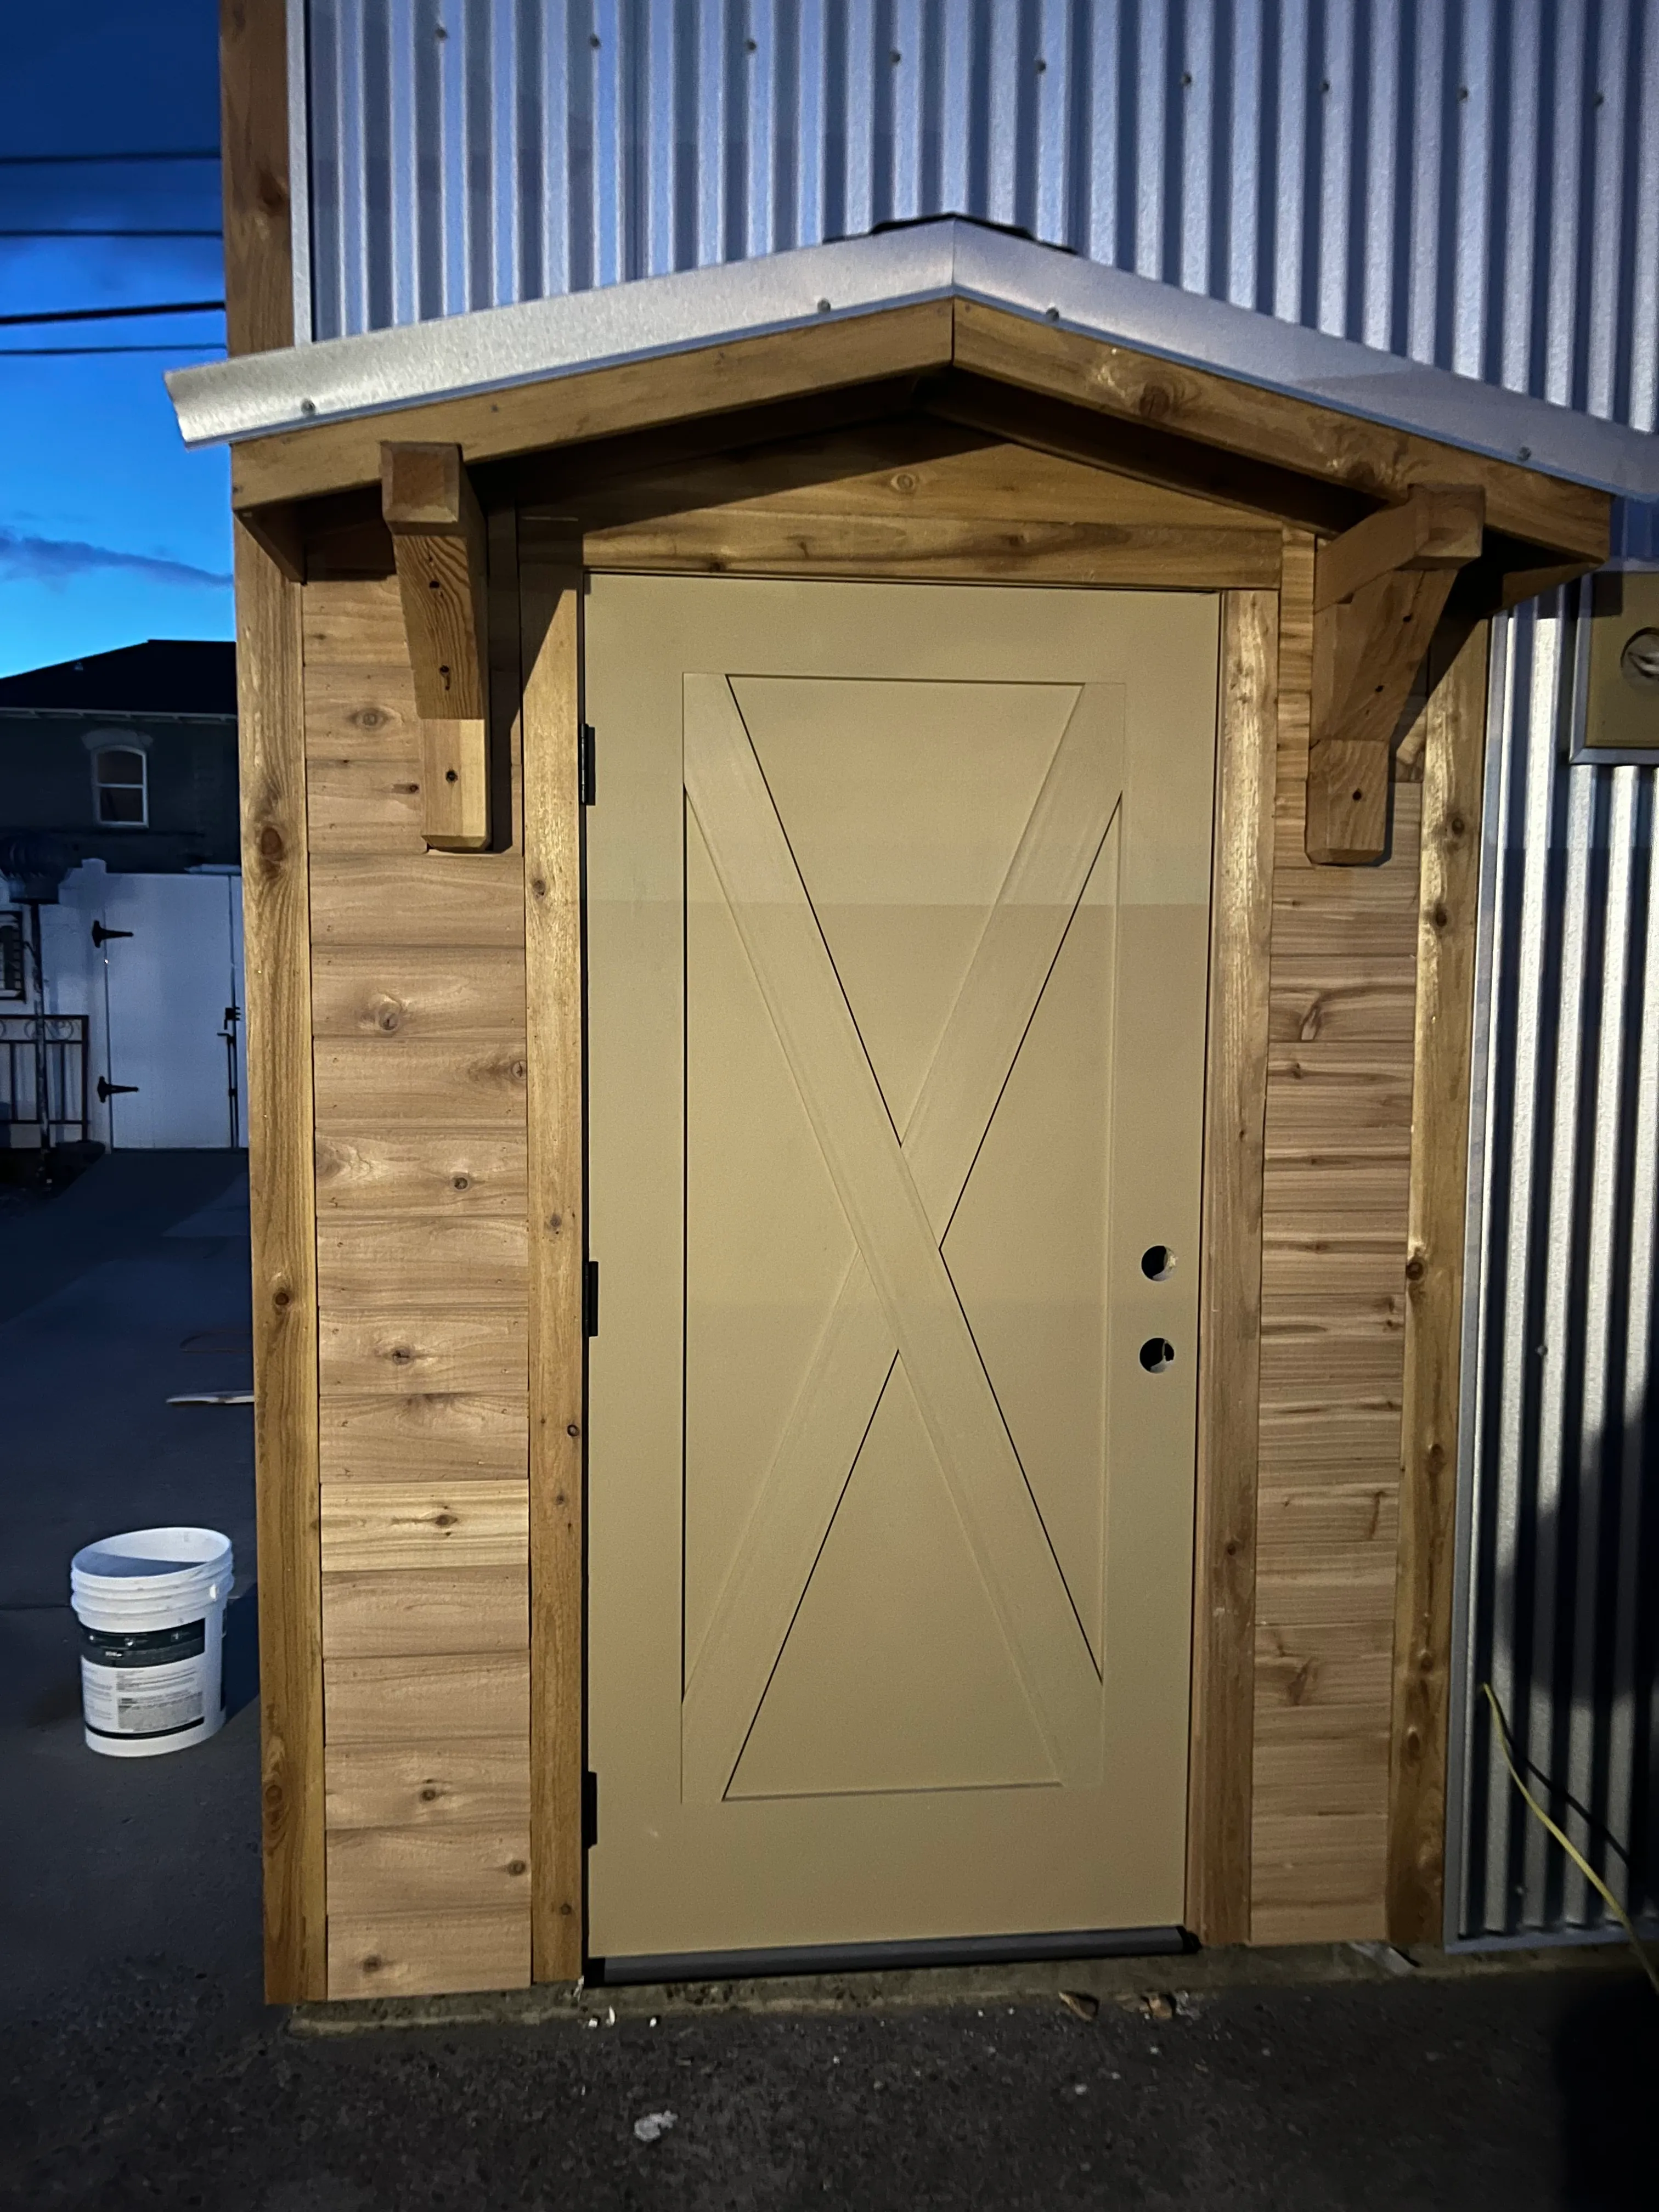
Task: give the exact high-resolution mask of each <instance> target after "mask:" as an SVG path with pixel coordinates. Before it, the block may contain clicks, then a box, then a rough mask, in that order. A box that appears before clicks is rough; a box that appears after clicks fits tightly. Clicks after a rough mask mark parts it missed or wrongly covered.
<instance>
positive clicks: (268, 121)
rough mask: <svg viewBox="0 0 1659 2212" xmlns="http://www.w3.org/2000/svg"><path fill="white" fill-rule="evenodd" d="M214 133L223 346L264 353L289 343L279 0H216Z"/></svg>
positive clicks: (284, 50) (283, 42)
mask: <svg viewBox="0 0 1659 2212" xmlns="http://www.w3.org/2000/svg"><path fill="white" fill-rule="evenodd" d="M219 143H220V153H221V170H222V187H223V199H224V223H225V340H226V346H227V349H228V351H229V352H231V353H232V354H241V353H266V352H269V351H270V349H272V348H273V347H276V346H288V345H292V344H293V343H294V242H293V234H292V228H291V219H290V215H289V175H288V9H287V8H286V6H285V5H284V0H220V8H219Z"/></svg>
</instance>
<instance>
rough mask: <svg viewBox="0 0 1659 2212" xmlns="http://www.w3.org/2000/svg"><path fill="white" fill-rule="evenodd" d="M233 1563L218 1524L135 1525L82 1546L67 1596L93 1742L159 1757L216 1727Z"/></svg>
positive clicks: (114, 1751)
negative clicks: (73, 1616) (75, 1622)
mask: <svg viewBox="0 0 1659 2212" xmlns="http://www.w3.org/2000/svg"><path fill="white" fill-rule="evenodd" d="M233 1573H234V1565H233V1562H232V1559H231V1550H230V1539H229V1537H228V1536H222V1535H221V1534H219V1532H218V1530H217V1529H216V1528H135V1529H134V1530H132V1531H131V1534H128V1535H125V1536H106V1537H105V1538H104V1540H103V1541H102V1542H101V1543H98V1544H88V1546H87V1547H86V1548H85V1550H84V1551H80V1552H77V1553H76V1555H75V1557H74V1559H72V1560H71V1561H70V1604H71V1605H72V1606H73V1607H74V1608H75V1613H76V1619H77V1620H79V1621H80V1624H81V1712H82V1721H83V1723H84V1724H85V1728H86V1738H87V1744H88V1748H89V1749H90V1750H93V1751H100V1752H102V1753H104V1754H105V1756H106V1758H110V1759H154V1758H155V1757H156V1756H157V1755H158V1754H159V1753H161V1752H164V1751H182V1750H184V1749H185V1747H186V1745H189V1744H192V1743H201V1742H203V1741H205V1739H206V1738H207V1737H209V1736H210V1735H216V1734H217V1733H218V1731H219V1729H221V1728H222V1726H223V1724H224V1717H225V1711H224V1702H223V1693H222V1687H221V1679H220V1678H221V1668H222V1662H223V1658H224V1640H225V1607H226V1605H227V1604H228V1601H229V1598H230V1585H231V1577H232V1575H233Z"/></svg>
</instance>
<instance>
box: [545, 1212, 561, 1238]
mask: <svg viewBox="0 0 1659 2212" xmlns="http://www.w3.org/2000/svg"><path fill="white" fill-rule="evenodd" d="M547 1225H548V1227H549V1228H550V1230H551V1231H553V1234H554V1235H555V1236H557V1235H558V1233H559V1231H561V1230H562V1228H563V1227H564V1216H563V1214H562V1213H550V1214H549V1215H548V1217H547Z"/></svg>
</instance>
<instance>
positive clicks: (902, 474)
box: [890, 469, 916, 494]
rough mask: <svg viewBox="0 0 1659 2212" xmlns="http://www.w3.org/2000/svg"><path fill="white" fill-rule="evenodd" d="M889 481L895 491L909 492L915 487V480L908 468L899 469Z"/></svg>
mask: <svg viewBox="0 0 1659 2212" xmlns="http://www.w3.org/2000/svg"><path fill="white" fill-rule="evenodd" d="M890 483H891V484H892V487H893V489H894V490H895V491H896V492H904V493H907V494H908V493H909V492H913V491H914V490H915V488H916V480H915V477H914V476H912V475H911V473H910V471H909V470H908V469H901V470H900V471H898V473H897V475H896V476H895V477H891V478H890Z"/></svg>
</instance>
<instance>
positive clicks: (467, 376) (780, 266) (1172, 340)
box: [167, 216, 1659, 499]
mask: <svg viewBox="0 0 1659 2212" xmlns="http://www.w3.org/2000/svg"><path fill="white" fill-rule="evenodd" d="M947 298H957V299H962V300H969V301H975V302H976V303H978V304H980V305H981V306H985V307H994V308H998V309H1000V310H1002V311H1004V312H1006V313H1011V314H1014V315H1018V316H1020V317H1022V318H1023V319H1027V320H1031V321H1041V322H1045V323H1048V324H1049V325H1054V326H1055V327H1058V328H1060V329H1063V330H1067V331H1072V332H1073V333H1074V334H1075V335H1077V336H1079V337H1087V338H1090V339H1092V340H1095V341H1096V342H1097V343H1104V344H1110V345H1121V346H1123V347H1126V348H1127V349H1131V350H1133V351H1135V352H1138V353H1143V354H1149V355H1152V356H1156V357H1158V358H1159V359H1162V360H1165V361H1168V362H1170V363H1172V364H1173V365H1175V366H1176V367H1181V368H1191V369H1198V370H1205V371H1208V372H1210V373H1212V374H1216V375H1220V376H1226V377H1231V378H1232V379H1234V380H1237V381H1239V382H1242V383H1245V384H1250V385H1255V386H1258V387H1260V388H1261V389H1264V390H1267V391H1273V392H1281V393H1284V394H1285V395H1287V396H1289V397H1291V398H1297V399H1303V400H1306V401H1309V402H1311V403H1313V404H1316V405H1320V406H1324V407H1329V408H1333V409H1334V410H1337V411H1339V412H1340V413H1343V414H1346V415H1352V416H1356V417H1358V418H1360V419H1363V420H1365V421H1368V422H1375V423H1377V424H1380V425H1382V426H1383V427H1384V428H1391V429H1398V430H1401V431H1404V432H1407V433H1410V434H1413V435H1418V436H1420V437H1425V438H1427V439H1430V440H1432V441H1437V442H1438V443H1441V444H1444V445H1448V446H1452V447H1461V448H1462V449H1464V450H1465V451H1468V452H1471V453H1482V454H1485V455H1487V456H1489V457H1490V458H1492V459H1497V460H1503V461H1509V462H1512V463H1515V464H1516V465H1520V466H1522V467H1530V468H1534V469H1537V470H1539V471H1541V472H1542V473H1544V474H1547V475H1552V476H1556V477H1565V478H1567V479H1569V480H1571V481H1574V482H1577V483H1584V484H1588V485H1591V486H1594V487H1595V488H1596V489H1601V490H1607V491H1612V492H1616V493H1621V494H1623V495H1625V496H1626V497H1633V498H1637V499H1642V498H1659V438H1655V437H1652V436H1650V435H1646V434H1645V433H1643V432H1641V431H1638V430H1632V429H1629V428H1626V427H1624V426H1623V425H1622V424H1619V423H1613V422H1604V421H1602V420H1601V419H1599V418H1597V417H1595V416H1589V415H1583V414H1580V413H1578V412H1577V411H1576V410H1573V409H1571V408H1567V407H1560V406H1557V405H1555V404H1553V402H1550V401H1547V400H1542V399H1534V398H1529V397H1528V396H1527V395H1525V394H1523V393H1519V392H1509V391H1506V390H1504V388H1502V387H1501V386H1495V385H1490V384H1484V383H1482V382H1480V380H1478V379H1476V378H1474V377H1466V376H1462V375H1459V374H1456V373H1455V371H1453V370H1450V369H1445V368H1432V367H1425V365H1423V364H1422V363H1420V362H1413V361H1409V360H1407V359H1404V358H1403V357H1401V356H1399V355H1395V354H1389V353H1384V352H1382V351H1380V350H1379V349H1376V348H1375V347H1371V346H1365V345H1361V344H1358V343H1356V342H1355V341H1354V340H1352V339H1351V338H1342V337H1333V336H1331V335H1330V334H1328V332H1325V331H1311V330H1308V329H1306V328H1305V327H1304V325H1301V324H1297V323H1290V322H1284V321H1281V320H1279V319H1278V318H1277V317H1276V316H1272V315H1267V314H1263V313H1259V312H1258V311H1257V310H1255V309H1254V308H1250V307H1238V306H1236V305H1234V304H1233V303H1232V302H1231V301H1225V300H1214V299H1211V298H1210V297H1208V296H1207V295H1204V294H1201V293H1194V292H1186V291H1182V289H1179V287H1177V286H1176V285H1172V284H1165V283H1160V282H1158V280H1157V279H1155V278H1152V277H1148V276H1137V275H1135V274H1134V273H1133V271H1130V270H1121V269H1111V268H1107V267H1105V266H1103V264H1099V263H1097V262H1091V261H1085V260H1083V259H1081V258H1079V257H1078V256H1076V255H1074V254H1070V253H1066V252H1061V251H1059V250H1057V249H1055V248H1053V247H1049V246H1042V245H1039V244H1036V243H1035V242H1033V241H1031V240H1027V239H1023V238H1019V237H1017V236H1014V235H1012V234H1010V233H1008V232H1006V231H1004V230H1000V229H997V228H992V227H988V226H987V225H985V224H982V223H979V222H972V221H964V220H962V219H960V218H958V217H957V216H942V217H939V219H937V220H935V221H933V222H919V223H915V224H907V225H903V226H901V227H898V228H893V229H889V230H884V231H881V232H878V233H876V234H871V235H869V236H866V237H860V238H854V239H847V240H837V241H836V242H834V243H832V244H829V245H825V246H800V247H796V248H794V249H792V250H791V251H790V252H784V253H775V254H768V255H764V256H762V257H760V258H757V259H754V260H750V261H738V262H730V263H723V264H716V265H714V266H712V267H709V268H706V269H694V270H680V271H678V272H677V273H676V274H674V275H672V276H650V277H642V278H640V279H638V280H636V281H635V282H633V283H623V284H613V285H608V286H605V287H603V288H600V289H595V290H592V291H587V292H578V293H571V294H567V295H561V296H557V297H555V298H552V299H546V300H532V301H522V302H520V303H519V304H517V305H514V306H511V307H483V308H479V309H478V310H477V311H476V312H475V313H471V314H465V315H454V316H448V317H443V318H440V319H436V320H435V321H431V322H426V323H411V324H400V325H397V326H396V327H394V328H391V329H386V330H379V331H366V332H364V333H362V335H360V336H356V337H343V338H331V339H325V340H322V341H319V342H317V343H312V344H307V345H304V346H298V347H293V348H289V349H285V350H283V351H281V352H275V353H267V354H249V355H244V356H240V358H238V359H236V360H234V361H228V362H209V363H205V364H204V365H202V366H200V367H198V368H184V369H174V370H172V371H170V372H169V373H168V374H167V391H168V392H169V395H170V396H171V398H172V399H173V406H174V410H175V411H176V412H177V415H178V417H179V428H180V430H181V432H182V433H183V435H184V440H185V444H186V445H187V446H192V447H193V446H204V445H216V444H222V443H225V442H227V441H230V442H235V441H239V440H241V439H244V438H253V437H264V436H268V435H271V434H272V433H274V432H280V431H285V430H300V429H305V428H309V427H311V426H313V425H315V424H319V423H322V422H342V421H346V420H349V419H351V418H353V417H360V416H371V415H377V414H383V413H386V412H389V411H391V410H395V409H400V408H405V407H411V406H417V405H422V404H427V403H428V402H430V401H435V400H440V399H447V398H459V397H461V396H462V395H464V394H467V393H474V392H478V393H482V392H497V391H506V390H510V389H512V388H513V387H514V386H523V385H526V384H537V383H545V382H551V381H553V380H557V379H560V378H562V377H566V376H573V375H578V374H582V373H584V372H586V371H588V370H592V369H598V368H611V367H617V366H620V365H622V364H623V363H625V362H644V361H649V360H653V359H663V358H666V357H671V356H674V355H676V354H680V353H688V352H692V351H695V350H698V349H702V348H706V347H709V346H714V345H720V344H729V343H733V342H735V341H738V340H740V339H744V338H750V337H762V336H765V335H768V334H770V333H774V332H779V331H788V330H795V329H800V328H803V327H805V326H808V325H813V324H817V323H822V322H826V321H841V320H851V319H854V318H855V317H859V316H864V315H870V314H878V313H885V312H887V311H889V310H890V309H892V308H896V307H908V306H912V305H915V304H918V303H920V302H922V301H929V300H941V299H947Z"/></svg>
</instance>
